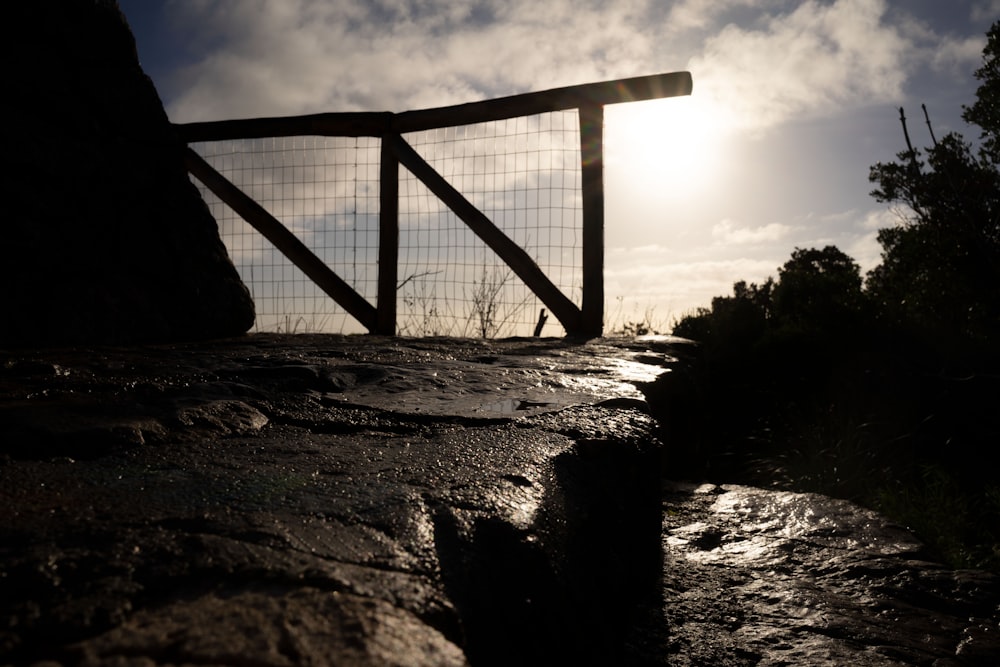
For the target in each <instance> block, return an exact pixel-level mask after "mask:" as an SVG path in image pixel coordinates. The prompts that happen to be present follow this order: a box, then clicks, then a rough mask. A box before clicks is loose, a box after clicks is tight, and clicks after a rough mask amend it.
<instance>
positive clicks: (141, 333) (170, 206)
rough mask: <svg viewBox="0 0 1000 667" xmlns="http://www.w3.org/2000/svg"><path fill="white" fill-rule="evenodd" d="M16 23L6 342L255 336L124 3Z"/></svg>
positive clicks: (9, 120) (10, 92) (62, 0)
mask: <svg viewBox="0 0 1000 667" xmlns="http://www.w3.org/2000/svg"><path fill="white" fill-rule="evenodd" d="M3 24H4V28H3V31H4V33H5V34H4V35H3V38H2V40H0V41H2V44H3V46H2V47H0V48H2V49H3V51H4V58H3V62H4V73H3V76H4V78H5V82H4V89H5V91H6V97H7V102H6V103H5V105H4V107H5V109H4V116H3V123H2V126H3V130H2V131H3V145H4V147H5V151H6V155H7V159H8V168H9V170H10V175H8V177H7V179H6V187H5V189H6V190H7V192H6V195H5V197H4V201H5V204H6V206H7V210H6V215H4V216H3V219H2V221H0V234H2V238H3V241H2V243H0V247H2V248H3V262H2V263H0V283H2V285H3V288H2V290H0V312H2V313H3V315H2V317H0V343H6V344H22V345H23V344H31V345H39V344H67V343H84V342H86V343H128V342H141V341H170V340H186V339H199V338H211V337H220V336H228V335H237V334H241V333H243V332H245V331H246V330H247V329H249V328H250V326H251V325H252V324H253V318H254V306H253V302H252V300H251V298H250V295H249V293H248V291H247V289H246V287H245V286H244V285H243V283H242V281H241V280H240V278H239V275H238V274H237V272H236V269H235V267H234V266H233V264H232V262H231V261H230V260H229V257H228V255H227V253H226V249H225V246H224V245H223V244H222V242H221V240H220V238H219V233H218V227H217V224H216V223H215V220H214V219H213V217H212V215H211V213H210V212H209V210H208V207H207V206H206V204H205V202H204V201H203V200H202V198H201V196H200V194H199V193H198V191H197V189H196V188H195V187H194V185H193V184H192V183H191V182H190V180H189V178H188V176H187V172H186V170H185V168H184V166H183V163H182V153H181V151H182V149H183V144H181V143H180V142H179V141H178V140H177V138H176V137H175V135H174V133H173V131H172V128H171V125H170V123H169V121H168V119H167V115H166V113H165V112H164V109H163V105H162V103H161V101H160V99H159V96H158V94H157V92H156V89H155V88H154V87H153V83H152V81H151V80H150V79H149V78H148V77H147V76H146V75H145V74H144V73H143V71H142V69H141V68H140V66H139V60H138V57H137V55H136V49H135V40H134V38H133V37H132V34H131V31H130V29H129V27H128V24H127V23H126V21H125V18H124V16H123V15H122V13H121V11H120V10H119V8H118V6H117V3H116V2H114V1H113V0H58V1H54V2H45V3H34V2H26V3H15V4H11V5H9V6H7V7H6V8H5V18H4V22H3ZM11 167H12V169H10V168H11Z"/></svg>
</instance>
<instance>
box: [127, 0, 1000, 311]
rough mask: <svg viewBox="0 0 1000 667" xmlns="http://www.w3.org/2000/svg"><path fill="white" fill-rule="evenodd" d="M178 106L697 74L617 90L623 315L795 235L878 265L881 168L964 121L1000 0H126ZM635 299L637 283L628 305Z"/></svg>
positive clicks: (684, 303) (751, 260)
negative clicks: (910, 145)
mask: <svg viewBox="0 0 1000 667" xmlns="http://www.w3.org/2000/svg"><path fill="white" fill-rule="evenodd" d="M119 2H120V5H121V7H122V9H123V10H124V12H125V14H126V16H127V18H128V20H129V22H130V24H131V26H132V29H133V32H134V33H135V35H136V40H137V42H138V48H139V54H140V59H141V61H142V65H143V67H144V69H145V70H146V72H147V73H148V74H149V75H150V76H151V77H152V78H153V80H154V82H155V83H156V86H157V89H158V90H159V92H160V95H161V97H162V98H163V101H164V104H165V106H166V108H167V112H168V114H169V115H170V118H171V120H173V121H175V122H189V121H199V120H216V119H225V118H240V117H255V116H276V115H294V114H304V113H317V112H325V111H359V110H360V111H381V110H388V111H405V110H408V109H420V108H426V107H433V106H441V105H448V104H455V103H461V102H470V101H475V100H480V99H486V98H490V97H496V96H500V95H511V94H516V93H523V92H530V91H535V90H543V89H546V88H552V87H556V86H564V85H571V84H577V83H586V82H591V81H600V80H606V79H614V78H621V77H631V76H638V75H644V74H654V73H660V72H672V71H680V70H688V71H690V72H691V73H692V76H693V79H694V93H693V95H692V96H691V97H689V98H675V99H669V100H661V101H656V102H643V103H634V104H627V105H615V106H609V107H608V108H607V110H606V141H607V148H606V150H607V154H606V163H605V180H606V184H607V193H606V196H607V201H606V225H607V226H606V232H605V236H606V244H607V252H606V269H605V280H606V289H607V297H608V302H609V303H608V310H609V311H616V310H617V311H623V312H622V313H621V315H622V316H624V317H625V318H626V319H628V318H633V317H635V316H637V315H638V314H645V313H646V312H651V313H652V316H653V318H654V319H655V320H658V321H660V322H661V323H662V324H663V325H665V324H667V323H668V322H669V320H670V319H671V318H673V317H676V316H678V315H680V314H683V313H684V312H686V311H688V310H689V309H691V308H694V307H696V306H699V305H707V304H708V302H709V301H710V299H711V297H712V296H714V295H719V294H726V293H729V291H730V288H731V285H732V283H733V282H734V281H735V280H739V279H747V280H752V281H759V280H763V279H764V278H766V277H767V276H768V275H775V274H776V268H777V267H778V266H780V265H781V264H782V263H784V261H785V260H786V259H787V258H788V256H789V254H790V253H791V251H792V250H793V248H795V247H811V246H823V245H827V244H835V245H837V246H839V247H840V248H841V249H842V250H844V251H845V252H847V253H848V254H850V255H852V256H853V257H854V258H855V259H856V260H857V261H858V262H859V263H860V264H861V265H862V267H863V268H864V269H869V268H871V267H872V266H874V265H875V264H876V263H877V262H878V253H879V247H878V245H877V244H876V243H875V241H874V235H875V231H876V230H877V229H878V228H879V227H883V226H887V225H890V224H893V220H894V217H893V213H892V212H890V211H888V210H887V209H886V208H885V207H884V206H880V205H878V204H877V203H876V202H875V201H874V200H872V199H871V198H870V197H869V196H868V192H869V191H870V190H871V189H872V186H871V184H870V183H869V182H868V168H869V167H870V166H871V165H872V164H874V163H875V162H878V161H887V160H891V159H893V157H894V156H895V154H896V153H897V152H898V151H900V150H901V149H902V148H904V142H903V136H902V132H901V129H900V124H899V119H898V116H899V112H898V107H900V106H903V107H905V109H906V113H907V116H908V118H909V119H910V134H911V136H912V137H913V139H914V142H915V143H916V144H918V145H926V144H929V143H930V137H929V135H928V133H927V131H926V126H925V125H924V123H923V116H922V112H921V109H920V104H921V103H925V104H926V105H927V107H928V110H929V112H930V115H931V120H932V122H933V125H934V131H935V133H936V134H937V136H938V137H940V136H941V135H943V134H944V133H945V132H947V131H950V130H956V131H959V132H962V133H963V134H965V135H966V136H967V138H969V139H973V138H975V131H974V128H969V127H968V126H966V125H965V124H964V123H963V122H962V121H961V118H960V113H961V105H962V104H968V103H971V101H972V99H973V95H974V92H975V89H976V81H975V79H974V78H973V76H972V72H973V71H974V70H975V69H976V68H977V67H978V65H979V63H980V60H981V51H982V47H983V45H984V43H985V33H986V31H987V29H988V28H989V26H990V25H991V23H992V22H993V21H994V20H997V19H1000V0H949V1H948V2H944V1H943V0H822V1H820V0H807V1H788V0H676V1H671V0H595V1H591V0H544V1H539V0H484V1H469V2H456V1H454V0H164V1H156V0H119ZM619 297H620V298H621V301H619Z"/></svg>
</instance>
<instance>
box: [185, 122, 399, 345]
mask: <svg viewBox="0 0 1000 667" xmlns="http://www.w3.org/2000/svg"><path fill="white" fill-rule="evenodd" d="M191 146H192V148H194V149H195V150H196V151H198V153H199V154H201V155H202V157H204V158H205V160H206V161H207V162H208V163H209V164H211V165H212V166H213V167H214V168H215V169H216V170H217V171H219V172H220V173H221V174H223V175H224V176H225V177H226V178H228V179H229V180H230V181H232V182H233V183H234V184H235V185H236V186H238V187H239V188H240V189H241V190H243V191H244V192H245V193H246V194H248V195H249V196H250V197H252V198H253V199H254V200H255V201H256V202H257V203H259V204H260V205H261V206H263V207H264V208H265V209H266V210H267V211H268V212H269V213H271V215H273V216H274V217H275V218H277V219H278V220H280V221H281V222H282V223H283V224H284V225H285V226H286V227H288V229H289V230H290V231H291V232H293V233H294V234H295V235H296V236H297V237H298V238H299V240H300V241H302V242H303V243H304V244H305V245H306V247H308V248H309V249H310V250H312V251H313V252H314V253H315V254H316V255H317V256H318V257H319V258H320V259H322V260H323V261H324V262H325V263H326V264H327V266H329V267H330V268H331V269H332V270H333V271H334V272H335V273H336V274H337V275H338V276H340V277H341V278H342V279H344V281H345V282H347V283H348V284H349V285H351V287H353V288H354V289H355V290H356V291H357V292H358V293H359V294H361V295H362V296H363V297H365V298H366V299H367V300H368V301H369V302H371V303H375V295H376V291H377V280H378V266H377V256H378V193H379V151H380V140H379V139H378V138H373V137H358V138H355V137H314V136H300V137H272V138H266V139H240V140H232V141H213V142H200V143H194V144H192V145H191ZM195 183H196V184H197V185H198V186H199V188H201V191H202V194H203V196H204V197H205V200H206V201H207V202H208V204H209V207H210V208H211V209H212V213H213V214H214V215H215V218H216V220H217V221H218V223H219V232H220V235H221V237H222V240H223V242H224V243H225V244H226V247H227V248H228V250H229V255H230V257H231V258H232V260H233V263H234V264H235V265H236V269H237V271H238V272H239V274H240V276H241V277H242V278H243V281H244V283H245V284H246V285H247V287H248V288H249V289H250V293H251V295H252V296H253V299H254V303H255V305H256V308H257V320H256V322H255V325H254V326H255V329H256V330H257V331H276V332H285V333H305V332H342V333H357V332H363V331H364V328H363V327H362V326H361V325H360V324H359V323H358V322H357V321H356V320H355V319H354V318H353V317H351V316H350V315H349V314H347V312H346V311H344V309H343V308H341V307H340V306H338V305H337V303H336V302H335V301H334V300H333V299H331V298H330V297H329V296H328V295H327V294H326V293H325V292H323V291H322V290H321V289H320V288H319V287H318V286H317V285H316V284H315V283H313V282H312V280H310V279H309V278H308V277H307V276H306V275H305V274H304V273H303V272H302V271H301V270H300V269H299V268H298V267H296V266H295V265H294V264H293V263H292V262H291V261H290V260H289V259H288V258H286V257H285V256H284V255H282V254H281V253H280V252H279V251H278V250H277V249H275V247H274V246H273V245H271V243H270V242H269V241H268V240H267V239H265V238H264V237H263V236H262V235H261V234H260V233H259V232H257V231H256V230H255V229H254V228H253V227H251V226H250V225H249V224H247V223H246V222H245V221H244V220H243V218H241V217H240V216H239V215H238V214H236V213H235V212H234V211H233V210H232V209H230V208H229V207H228V206H227V205H226V204H224V203H222V201H220V200H219V199H218V198H217V197H216V196H215V195H214V194H212V193H211V192H210V191H208V190H207V189H206V188H205V187H204V186H202V185H201V183H200V182H199V181H198V180H197V179H195Z"/></svg>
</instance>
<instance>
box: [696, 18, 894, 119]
mask: <svg viewBox="0 0 1000 667" xmlns="http://www.w3.org/2000/svg"><path fill="white" fill-rule="evenodd" d="M886 8H887V4H886V2H885V0H836V1H835V2H833V3H820V2H817V1H815V0H809V1H807V2H803V3H801V4H800V5H798V7H797V8H796V9H795V10H794V11H792V12H790V13H784V14H775V15H771V16H768V17H766V18H765V19H764V21H763V22H762V23H761V24H760V25H761V26H762V27H760V28H744V27H738V26H736V25H733V24H731V25H728V26H726V27H725V28H723V29H722V31H721V32H720V33H719V34H718V35H717V36H715V37H713V38H712V39H710V40H709V41H708V43H707V44H706V46H705V50H704V52H703V53H702V54H700V55H699V56H697V57H695V58H692V60H691V63H690V69H691V70H692V72H695V73H697V80H698V81H700V88H699V89H700V90H703V91H707V92H708V94H710V95H712V96H713V97H715V98H716V99H717V100H719V104H720V105H722V106H723V107H725V108H727V109H728V110H729V112H730V114H731V116H732V118H731V120H732V122H733V123H734V124H735V125H736V126H739V127H745V128H750V129H764V128H767V127H770V126H773V125H775V124H778V123H781V122H783V121H786V120H788V119H790V118H792V117H794V116H802V115H805V116H810V115H834V114H837V113H840V112H842V111H844V110H845V108H847V107H851V106H856V105H869V104H873V103H874V104H877V103H884V102H888V101H893V100H897V99H899V98H900V97H901V96H902V90H903V85H904V83H905V80H906V71H907V69H908V58H909V56H910V54H911V52H912V49H913V45H912V44H911V43H910V42H909V41H908V40H907V39H906V38H905V37H904V36H903V35H902V34H901V32H900V31H899V30H898V29H896V28H894V27H892V26H887V25H885V24H884V23H883V22H882V18H883V16H884V14H885V12H886Z"/></svg>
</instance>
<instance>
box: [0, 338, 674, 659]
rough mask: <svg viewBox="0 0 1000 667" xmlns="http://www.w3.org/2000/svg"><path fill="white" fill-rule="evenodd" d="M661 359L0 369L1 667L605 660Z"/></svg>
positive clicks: (418, 349) (620, 610)
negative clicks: (649, 397)
mask: <svg viewBox="0 0 1000 667" xmlns="http://www.w3.org/2000/svg"><path fill="white" fill-rule="evenodd" d="M670 363H671V360H670V358H669V357H667V356H666V355H664V354H662V353H658V352H650V351H642V349H641V348H640V349H639V350H638V351H631V350H627V349H622V348H616V347H611V346H607V345H602V344H592V345H585V346H579V345H571V344H568V343H564V342H562V341H541V342H539V341H520V342H519V341H507V342H497V343H481V342H474V341H442V340H408V341H407V340H398V339H382V338H373V337H346V338H345V337H336V336H316V337H304V336H296V337H273V336H252V337H248V338H244V339H238V340H231V341H220V342H217V343H211V344H199V345H186V346H176V345H175V346H158V347H146V348H133V349H124V348H95V349H80V350H64V351H57V352H44V353H26V352H23V351H22V352H13V353H8V354H6V355H4V357H3V363H2V366H0V442H2V443H3V449H4V456H5V459H3V461H2V463H0V489H2V494H3V500H2V504H3V508H4V509H3V512H2V514H0V568H2V569H0V615H2V616H0V617H2V619H3V622H2V623H0V663H6V662H13V663H30V662H33V661H43V660H52V661H57V662H62V663H66V664H77V663H81V664H92V665H103V664H108V665H110V664H125V663H128V664H180V663H198V664H234V663H235V664H255V665H294V664H371V665H393V664H398V665H461V664H467V663H474V664H477V665H483V664H485V665H489V664H515V663H524V662H529V663H536V664H573V663H577V664H578V663H591V664H592V663H594V662H600V663H604V664H614V663H615V662H617V661H618V659H619V658H620V657H621V651H622V647H623V646H624V637H625V635H626V632H627V628H628V625H629V622H630V616H629V610H630V609H632V608H633V607H634V604H633V603H634V601H635V600H636V599H637V598H638V597H639V592H640V591H648V590H651V589H652V587H653V586H654V585H655V583H654V582H655V578H656V576H657V574H658V573H657V568H658V567H659V557H658V553H659V535H660V509H659V482H658V479H659V473H660V470H659V465H658V458H657V457H658V451H657V447H656V444H655V441H654V439H653V437H652V433H653V422H652V420H651V419H650V417H649V416H648V415H647V414H646V413H645V411H644V405H645V404H644V402H643V400H642V399H643V397H642V394H641V393H640V392H639V391H638V389H637V388H636V387H637V385H641V384H642V383H645V382H652V381H653V380H655V379H656V377H657V375H658V374H659V373H661V372H662V371H663V368H662V367H660V366H662V365H669V364H670Z"/></svg>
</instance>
